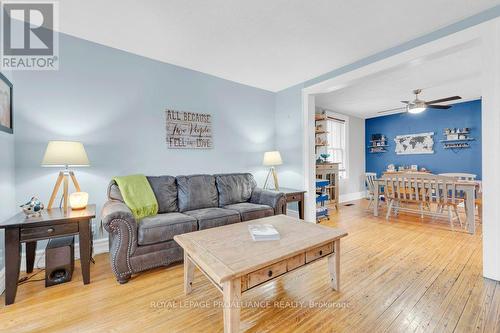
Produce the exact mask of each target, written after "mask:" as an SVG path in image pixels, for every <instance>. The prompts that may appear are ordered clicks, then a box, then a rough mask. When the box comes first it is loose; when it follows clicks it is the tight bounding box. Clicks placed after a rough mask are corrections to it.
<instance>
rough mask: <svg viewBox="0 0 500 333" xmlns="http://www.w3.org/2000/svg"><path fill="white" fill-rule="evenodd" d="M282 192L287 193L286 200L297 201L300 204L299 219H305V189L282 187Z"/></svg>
mask: <svg viewBox="0 0 500 333" xmlns="http://www.w3.org/2000/svg"><path fill="white" fill-rule="evenodd" d="M279 191H280V192H282V193H285V196H286V202H287V203H289V202H297V204H298V206H299V219H301V220H303V219H304V194H305V193H306V191H304V190H296V189H293V188H286V187H280V189H279Z"/></svg>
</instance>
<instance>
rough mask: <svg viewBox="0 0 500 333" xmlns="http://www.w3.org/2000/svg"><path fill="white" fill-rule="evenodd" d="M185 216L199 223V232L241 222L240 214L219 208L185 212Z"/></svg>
mask: <svg viewBox="0 0 500 333" xmlns="http://www.w3.org/2000/svg"><path fill="white" fill-rule="evenodd" d="M185 214H186V215H189V216H192V217H194V218H195V219H196V220H197V221H198V230H203V229H208V228H214V227H220V226H223V225H226V224H232V223H236V222H240V221H241V219H240V214H239V213H238V212H237V211H235V210H231V209H224V208H217V207H212V208H203V209H196V210H191V211H188V212H185Z"/></svg>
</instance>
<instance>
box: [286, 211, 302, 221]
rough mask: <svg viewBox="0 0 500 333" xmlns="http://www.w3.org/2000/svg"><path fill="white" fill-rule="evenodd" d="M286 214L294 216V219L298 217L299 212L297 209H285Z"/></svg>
mask: <svg viewBox="0 0 500 333" xmlns="http://www.w3.org/2000/svg"><path fill="white" fill-rule="evenodd" d="M286 215H288V216H291V217H294V218H296V219H298V218H299V212H298V211H296V210H293V209H287V210H286Z"/></svg>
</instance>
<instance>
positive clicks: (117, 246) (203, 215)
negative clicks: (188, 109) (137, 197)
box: [102, 173, 286, 283]
mask: <svg viewBox="0 0 500 333" xmlns="http://www.w3.org/2000/svg"><path fill="white" fill-rule="evenodd" d="M147 178H148V181H149V183H150V185H151V188H152V189H153V192H154V194H155V196H156V199H157V201H158V205H159V211H158V215H155V216H149V217H146V218H144V219H142V220H139V221H136V220H135V218H134V216H133V215H132V212H131V211H130V209H129V208H128V207H127V206H126V205H125V203H124V202H123V198H122V196H121V193H120V189H119V188H118V186H117V184H116V183H115V182H114V181H112V182H111V183H110V185H109V187H108V201H107V202H106V204H105V205H104V208H103V210H102V223H103V226H104V228H105V229H106V230H107V231H108V233H109V253H110V260H111V268H112V270H113V273H114V274H115V276H116V278H117V280H118V282H120V283H126V282H127V281H128V280H129V279H130V277H131V275H132V274H135V273H138V272H141V271H144V270H148V269H151V268H154V267H159V266H167V265H169V264H171V263H173V262H177V261H181V260H182V259H183V252H182V249H181V248H180V247H179V245H177V243H176V242H175V241H174V236H175V235H179V234H183V233H187V232H192V231H196V230H202V229H207V228H214V227H219V226H223V225H227V224H231V223H237V222H241V221H248V220H252V219H257V218H261V217H266V216H271V215H277V214H285V213H286V201H285V196H284V194H283V193H278V192H274V191H267V190H263V189H260V188H258V187H257V184H256V182H255V180H254V178H253V176H252V175H251V174H249V173H241V174H219V175H192V176H178V177H172V176H159V177H147Z"/></svg>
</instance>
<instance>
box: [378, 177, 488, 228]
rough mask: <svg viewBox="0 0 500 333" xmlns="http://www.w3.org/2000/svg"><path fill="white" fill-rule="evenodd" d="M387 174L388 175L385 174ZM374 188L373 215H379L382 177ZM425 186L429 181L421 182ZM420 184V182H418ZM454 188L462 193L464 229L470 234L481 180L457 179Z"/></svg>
mask: <svg viewBox="0 0 500 333" xmlns="http://www.w3.org/2000/svg"><path fill="white" fill-rule="evenodd" d="M386 176H388V175H386ZM374 182H375V188H374V205H373V216H379V204H380V196H381V194H383V187H384V184H385V180H384V178H383V177H382V178H379V179H376V180H375V181H374ZM423 184H424V186H425V187H426V188H429V187H430V186H431V183H429V182H423ZM418 186H421V183H419V184H418ZM456 190H457V191H460V192H462V193H463V194H464V206H465V216H466V218H465V220H466V230H467V232H468V233H470V234H474V233H475V232H476V209H475V207H476V203H475V200H476V197H478V193H479V192H480V191H481V181H477V180H474V181H469V180H459V181H457V182H456Z"/></svg>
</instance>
